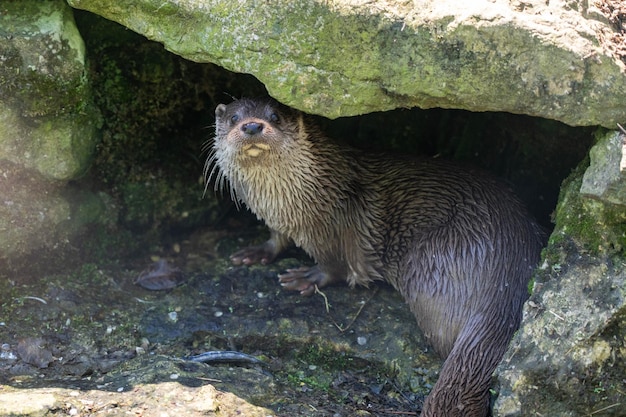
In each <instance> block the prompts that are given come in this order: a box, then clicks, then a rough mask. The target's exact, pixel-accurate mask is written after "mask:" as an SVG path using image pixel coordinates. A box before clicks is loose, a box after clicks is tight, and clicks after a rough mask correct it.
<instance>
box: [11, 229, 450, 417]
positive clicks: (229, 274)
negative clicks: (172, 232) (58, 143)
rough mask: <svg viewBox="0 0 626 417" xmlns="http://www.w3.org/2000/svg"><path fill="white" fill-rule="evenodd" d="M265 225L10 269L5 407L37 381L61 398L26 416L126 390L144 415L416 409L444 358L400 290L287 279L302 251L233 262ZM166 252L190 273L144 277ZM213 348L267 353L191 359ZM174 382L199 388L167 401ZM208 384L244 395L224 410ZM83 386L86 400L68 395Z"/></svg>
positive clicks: (64, 411)
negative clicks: (134, 253)
mask: <svg viewBox="0 0 626 417" xmlns="http://www.w3.org/2000/svg"><path fill="white" fill-rule="evenodd" d="M262 235H263V232H262V229H259V230H258V233H256V231H255V233H253V234H252V235H248V236H244V237H238V236H233V235H231V234H230V233H229V232H225V231H214V230H204V231H201V232H197V233H195V234H194V235H192V236H188V237H187V238H185V239H181V240H180V241H179V242H176V243H172V244H168V245H162V246H155V249H154V250H153V251H151V253H149V254H147V255H146V256H145V257H143V258H140V259H119V260H109V261H107V262H106V264H105V263H102V264H99V263H98V264H96V263H86V264H84V265H83V266H82V267H81V268H78V269H77V270H73V271H70V272H68V273H65V274H59V275H53V276H41V277H36V279H32V278H25V277H23V278H20V277H11V278H9V277H3V278H2V283H1V284H0V295H1V297H0V301H1V307H2V310H1V312H0V345H2V348H1V349H0V411H2V412H3V413H6V414H9V415H10V414H11V412H15V410H12V411H11V409H8V408H5V409H3V408H2V407H4V406H6V407H8V405H7V404H11V400H10V398H11V395H20V393H25V392H26V393H31V394H32V395H34V396H37V395H39V394H41V395H43V397H41V398H43V399H46V398H51V397H50V396H51V395H52V397H53V398H54V401H52V403H51V404H52V405H51V404H48V402H46V400H44V401H43V403H44V404H47V405H44V406H42V407H40V409H38V411H37V410H35V411H28V412H26V411H24V410H21V411H23V412H21V414H17V415H47V414H46V413H47V412H50V410H53V409H56V410H57V411H56V413H59V415H98V414H99V413H107V415H111V413H112V412H113V411H112V409H111V407H110V406H111V404H114V403H115V404H118V406H116V407H117V408H116V409H117V410H118V411H119V414H120V415H123V414H124V413H126V412H131V411H132V410H133V407H132V406H131V405H129V404H128V401H127V399H125V397H124V396H123V394H124V393H128V392H136V393H137V395H136V402H137V404H139V403H140V404H141V406H140V409H141V410H143V411H141V412H139V413H138V414H137V412H136V415H145V416H148V415H154V414H153V413H156V412H157V410H161V411H163V410H165V411H163V412H166V413H173V414H172V415H175V414H176V413H186V414H185V415H195V414H194V413H196V412H197V413H200V414H198V415H207V413H208V415H230V414H226V412H227V411H226V410H231V411H232V410H234V409H239V410H240V411H241V409H240V407H242V406H244V405H245V406H247V407H251V408H250V410H248V411H243V414H244V415H256V414H255V413H256V412H257V411H258V410H263V411H262V412H261V413H262V414H258V415H276V416H348V415H350V416H352V415H372V416H386V415H396V414H393V413H397V412H398V411H401V412H405V413H407V414H405V415H418V414H419V410H420V408H421V403H422V400H423V398H424V396H425V395H426V394H427V393H428V391H429V390H430V388H431V387H432V384H433V383H434V382H435V381H436V378H437V372H438V370H439V367H440V364H441V362H440V360H439V359H438V358H437V357H436V356H435V355H434V353H433V352H431V351H430V349H429V348H428V345H427V344H426V343H425V342H424V340H423V337H422V334H421V332H420V331H419V329H418V328H417V325H416V324H415V320H414V318H413V316H412V314H411V313H410V311H409V309H408V307H407V306H406V305H405V303H404V301H403V300H402V299H401V297H400V296H399V295H398V294H397V293H395V291H393V289H391V288H390V287H387V286H385V285H379V286H375V287H372V288H369V289H367V288H355V289H350V288H347V287H332V288H325V289H324V290H323V293H320V294H315V295H313V296H311V297H301V296H300V295H298V294H295V293H289V292H287V291H284V290H282V289H281V287H280V286H279V284H278V279H277V277H276V275H277V273H279V272H281V271H283V270H285V269H286V268H290V267H296V266H299V265H302V264H303V263H307V262H310V260H308V259H307V258H306V257H305V256H304V255H303V254H301V253H299V252H298V251H294V252H292V253H290V254H288V256H287V257H285V258H283V259H281V260H279V261H278V262H277V263H275V264H272V265H269V266H253V267H233V266H232V265H231V264H230V262H229V260H228V254H229V253H230V252H232V251H233V250H235V249H237V248H238V247H242V246H245V245H247V244H250V243H258V242H259V241H262ZM255 239H256V240H255ZM160 260H166V261H167V265H168V268H177V269H178V270H177V272H176V274H177V275H176V280H179V281H176V283H177V284H178V285H177V286H175V287H174V288H170V289H165V290H160V291H151V290H148V289H146V288H143V287H141V286H139V285H137V284H136V283H135V281H136V280H137V277H138V276H141V274H142V271H144V276H145V271H146V270H148V271H154V268H155V265H158V262H159V261H160ZM155 263H156V264H155ZM150 268H152V269H150ZM166 281H167V280H166ZM214 350H220V351H221V350H224V351H238V352H243V353H246V354H249V355H253V356H255V357H257V358H259V359H261V360H262V361H263V364H250V363H241V362H232V363H209V364H206V363H198V362H190V361H186V360H183V359H182V358H185V357H187V356H191V355H197V354H200V353H202V352H205V351H214ZM162 384H172V385H171V386H173V387H176V388H171V389H176V390H181V392H184V393H185V394H184V395H188V396H189V398H192V397H193V399H192V400H189V401H182V403H184V404H186V405H185V406H186V407H191V408H189V409H185V410H181V409H175V408H173V409H169V408H167V407H165V406H164V403H163V402H162V401H161V400H162V396H158V395H157V396H155V395H154V391H155V390H158V389H159V386H161V385H162ZM168 386H169V385H168ZM207 386H209V387H211V388H210V389H215V390H216V391H215V392H216V393H217V394H219V395H226V393H228V394H229V395H231V394H232V396H233V397H234V398H237V399H238V401H239V402H237V404H236V405H232V404H230V403H229V404H230V405H227V404H226V403H220V405H219V407H217V408H219V410H220V411H219V412H217V411H215V410H213V411H211V407H209V406H207V405H206V404H204V405H202V406H197V404H196V405H194V404H195V402H194V401H195V400H194V399H197V398H200V397H198V395H197V390H200V389H205V390H206V389H209V388H206V387H207ZM50 389H55V390H56V391H54V392H52V393H51V392H50V391H49V390H50ZM47 390H48V391H47ZM68 390H69V391H68ZM74 391H76V392H78V394H76V393H73V392H74ZM105 393H106V398H104V397H103V396H104V395H105ZM217 394H216V395H217ZM72 395H73V396H74V397H81V398H83V397H84V398H83V400H84V401H83V402H81V401H74V402H71V401H70V402H71V404H73V405H72V406H71V407H69V406H68V407H69V408H68V407H65V406H63V407H59V406H58V403H64V401H65V403H67V404H70V402H67V401H69V400H68V398H69V399H71V398H74V397H72ZM117 395H119V396H117ZM184 395H183V394H181V396H184ZM33 398H34V397H33ZM181 398H182V397H181ZM222 398H225V397H222ZM228 398H231V397H228ZM74 399H75V400H76V398H74ZM14 400H15V398H14ZM98 401H100V404H101V405H100V406H99V407H95V406H94V404H96V403H97V402H98ZM125 401H126V403H125ZM159 401H161V402H159ZM18 403H19V401H18ZM54 404H57V405H54ZM107 404H108V405H107ZM124 404H126V405H124ZM242 404H243V405H242ZM55 407H56V408H55ZM64 407H65V408H64ZM72 407H73V408H72ZM164 407H165V408H164ZM194 407H195V408H194ZM198 407H200V408H198ZM203 407H204V408H203ZM232 407H234V408H232ZM238 407H239V408H238ZM259 407H263V408H259ZM253 409H254V410H256V411H251V410H253ZM72 410H74V411H72ZM194 410H195V411H194ZM198 410H202V411H198ZM258 412H260V411H258ZM202 413H204V414H202ZM263 413H265V414H263ZM55 415H56V414H55ZM113 415H115V413H113ZM179 415H181V414H179ZM233 415H235V414H233Z"/></svg>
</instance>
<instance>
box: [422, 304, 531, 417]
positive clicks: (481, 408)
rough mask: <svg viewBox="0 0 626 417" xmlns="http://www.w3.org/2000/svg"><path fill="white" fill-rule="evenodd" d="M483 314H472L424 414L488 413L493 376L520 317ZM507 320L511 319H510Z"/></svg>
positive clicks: (478, 416) (480, 416)
mask: <svg viewBox="0 0 626 417" xmlns="http://www.w3.org/2000/svg"><path fill="white" fill-rule="evenodd" d="M494 319H495V320H498V321H500V320H501V321H502V322H501V323H496V322H494V321H495V320H489V319H488V318H487V317H485V316H484V315H483V314H477V315H475V316H473V317H472V318H470V319H469V320H468V322H467V324H466V325H465V327H464V328H463V330H462V331H461V332H460V333H459V336H458V338H457V340H456V343H455V344H454V347H453V348H452V351H451V352H450V354H449V355H448V357H447V359H446V361H445V362H444V364H443V368H442V370H441V374H440V376H439V379H438V380H437V383H436V384H435V387H434V388H433V390H432V391H431V393H430V395H429V396H428V397H427V398H426V401H425V403H424V408H423V410H422V414H421V416H422V417H486V416H487V415H488V412H489V387H490V385H491V376H492V374H493V371H494V370H495V369H496V366H497V365H498V363H499V362H500V360H501V359H502V356H503V355H504V353H505V351H506V349H507V346H508V344H509V340H510V338H511V337H512V336H513V333H514V332H515V330H516V328H517V326H516V325H515V323H518V322H519V318H511V317H508V318H504V317H498V318H494ZM507 320H508V321H507Z"/></svg>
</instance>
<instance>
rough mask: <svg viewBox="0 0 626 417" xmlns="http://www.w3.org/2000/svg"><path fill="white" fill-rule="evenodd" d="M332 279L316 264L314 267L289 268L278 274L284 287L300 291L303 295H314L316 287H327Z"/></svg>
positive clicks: (279, 280)
mask: <svg viewBox="0 0 626 417" xmlns="http://www.w3.org/2000/svg"><path fill="white" fill-rule="evenodd" d="M331 281H332V279H330V278H329V276H328V274H326V273H325V272H322V271H321V270H320V268H319V267H318V266H317V265H316V266H314V267H310V268H309V267H308V266H301V267H300V268H294V269H288V270H287V272H285V273H284V274H280V275H278V282H280V285H282V287H283V288H285V289H287V290H290V291H298V292H300V294H301V295H306V296H309V295H313V293H314V292H315V287H316V286H317V287H318V288H322V287H325V286H326V285H328V284H329V283H330V282H331Z"/></svg>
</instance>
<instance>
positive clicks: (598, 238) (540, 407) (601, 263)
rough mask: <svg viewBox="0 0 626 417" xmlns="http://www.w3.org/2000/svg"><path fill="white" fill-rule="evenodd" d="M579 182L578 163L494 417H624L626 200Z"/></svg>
mask: <svg viewBox="0 0 626 417" xmlns="http://www.w3.org/2000/svg"><path fill="white" fill-rule="evenodd" d="M613 138H614V135H613V134H609V135H605V137H604V138H603V139H601V140H600V141H599V143H598V145H596V146H599V147H600V148H604V147H606V146H607V143H608V142H612V139H613ZM592 159H593V158H592ZM582 168H584V166H582ZM590 169H591V168H590ZM585 178H588V175H587V173H585ZM581 182H583V180H582V169H579V170H578V171H577V172H575V173H574V174H573V175H572V178H570V179H569V180H568V181H566V182H565V184H564V186H563V190H562V196H561V199H560V202H559V205H558V208H557V214H556V216H557V226H556V229H555V231H554V233H553V234H552V236H551V238H550V244H549V246H548V249H547V250H546V254H545V256H546V261H545V263H544V264H543V266H542V267H541V268H540V271H539V272H538V274H537V277H536V281H535V285H534V289H533V295H532V296H531V299H530V301H529V302H528V303H527V305H526V307H525V310H524V319H523V323H522V327H521V328H520V330H519V332H518V334H517V335H516V336H515V338H514V339H513V341H512V343H511V346H510V348H509V351H508V353H507V354H506V355H505V357H504V360H503V362H502V364H501V365H500V367H499V369H498V370H497V374H498V379H499V384H500V387H499V391H500V396H499V398H498V399H497V401H496V404H495V407H494V408H495V409H494V416H507V417H512V416H528V415H545V416H582V415H602V416H622V415H623V404H624V402H625V400H626V394H625V393H624V391H623V389H622V387H623V386H624V375H626V367H625V366H624V364H625V363H626V361H625V359H626V358H625V356H626V352H625V351H624V340H626V322H625V320H624V317H625V313H626V271H625V269H624V266H625V264H624V258H623V253H624V249H625V248H626V245H625V243H626V242H625V240H626V238H625V235H624V229H625V221H624V217H623V206H618V207H613V206H612V205H611V204H609V203H603V202H600V201H598V200H596V199H587V198H585V197H582V196H581V195H580V194H579V192H578V190H579V189H580V187H581Z"/></svg>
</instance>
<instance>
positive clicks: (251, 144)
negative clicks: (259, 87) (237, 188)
mask: <svg viewBox="0 0 626 417" xmlns="http://www.w3.org/2000/svg"><path fill="white" fill-rule="evenodd" d="M301 118H302V116H301V115H300V114H299V113H298V112H296V111H293V110H291V109H289V108H287V107H285V106H282V105H281V104H279V103H278V102H276V101H274V100H272V99H241V100H236V101H234V102H232V103H230V104H228V105H226V104H220V105H218V106H217V108H216V109H215V127H216V129H215V145H214V146H215V148H216V150H218V151H219V150H220V149H222V148H223V149H225V150H230V151H231V152H232V157H233V158H234V160H233V161H232V162H234V163H239V164H242V165H247V164H256V163H262V160H263V158H271V157H272V156H278V155H280V154H282V153H284V152H286V151H287V150H288V149H289V148H291V146H292V142H293V141H294V140H295V139H297V138H298V137H300V132H299V128H300V127H301V126H302V122H301V120H300V119H301ZM218 163H219V159H218Z"/></svg>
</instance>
